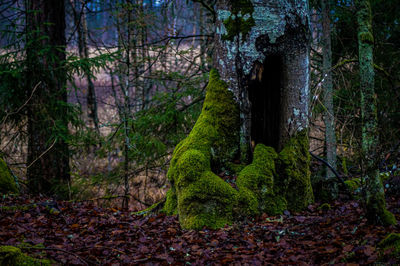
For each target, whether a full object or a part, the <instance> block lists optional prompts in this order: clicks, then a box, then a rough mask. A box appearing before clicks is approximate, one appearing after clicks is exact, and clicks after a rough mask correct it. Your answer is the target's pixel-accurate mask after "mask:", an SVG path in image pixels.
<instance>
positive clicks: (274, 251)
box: [0, 196, 400, 265]
mask: <svg viewBox="0 0 400 266" xmlns="http://www.w3.org/2000/svg"><path fill="white" fill-rule="evenodd" d="M41 202H53V201H52V199H48V198H43V197H41V198H39V197H37V198H28V197H24V196H22V197H15V196H4V197H3V199H2V200H1V201H0V229H1V230H0V244H1V245H12V246H17V247H20V248H21V249H22V250H23V251H24V252H25V253H27V254H29V255H31V256H33V257H37V258H48V259H51V260H52V261H54V262H55V263H56V264H72V265H127V264H160V265H169V264H173V265H184V264H187V265H214V264H217V265H219V264H252V265H275V264H292V265H293V264H295V265H321V264H322V265H323V264H339V265H340V264H343V265H347V264H354V263H355V264H372V263H376V262H383V263H389V264H391V263H398V261H396V258H393V256H392V257H391V256H390V254H387V253H388V252H387V251H386V252H382V251H381V250H379V249H378V248H377V246H378V243H379V241H381V240H382V239H383V238H384V237H385V236H386V235H387V234H388V233H390V232H400V227H399V226H398V225H396V226H391V227H386V228H385V227H382V226H377V225H370V224H368V223H367V220H366V218H365V217H364V216H363V210H362V208H361V206H360V204H359V203H358V202H357V201H347V202H343V201H335V202H333V203H332V204H331V209H329V210H324V209H319V208H318V207H319V206H320V204H314V205H311V206H310V207H309V208H308V209H307V210H306V211H304V212H301V213H295V214H293V213H289V212H285V215H281V216H268V215H266V214H263V215H260V216H259V217H256V218H254V219H248V220H246V221H242V222H238V223H235V224H233V225H231V226H226V227H224V228H221V229H219V230H209V229H207V228H204V229H203V230H200V231H193V230H182V229H181V228H180V226H179V221H178V218H177V217H175V216H165V215H163V214H151V215H149V216H147V217H143V216H136V215H132V214H131V213H130V212H128V211H123V210H121V209H116V208H101V207H98V206H94V205H93V204H92V203H90V202H75V203H73V202H66V201H57V202H56V206H57V207H58V208H59V211H58V212H54V211H53V212H52V211H50V210H49V208H48V206H44V205H45V204H37V203H41ZM388 205H389V209H390V210H391V211H392V212H393V213H394V214H395V215H396V217H397V219H398V220H399V221H400V215H399V214H400V199H396V198H394V197H392V198H390V199H389V201H388ZM18 206H20V207H18ZM21 206H22V207H21ZM27 206H28V207H27Z"/></svg>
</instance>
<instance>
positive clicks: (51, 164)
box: [26, 0, 70, 197]
mask: <svg viewBox="0 0 400 266" xmlns="http://www.w3.org/2000/svg"><path fill="white" fill-rule="evenodd" d="M26 6H27V19H26V22H27V44H26V54H27V69H28V70H27V81H28V85H27V86H28V87H27V94H28V95H30V94H31V93H32V90H33V88H34V87H35V86H36V85H37V84H39V85H38V87H37V89H36V91H35V92H34V93H33V97H32V99H31V101H30V103H29V109H28V134H29V139H28V142H29V145H28V166H27V167H28V169H27V177H28V181H29V188H30V189H31V191H32V192H36V193H45V194H54V193H57V194H59V195H60V196H63V197H66V196H67V194H66V192H67V190H66V186H67V183H69V181H70V173H69V172H70V168H69V150H68V145H67V143H66V142H65V138H67V136H68V120H67V116H66V112H67V110H66V105H65V103H66V102H67V92H66V89H65V81H66V77H65V72H64V71H65V70H64V69H63V67H62V66H63V62H64V61H65V44H66V43H65V13H64V12H65V9H64V1H51V0H28V1H27V5H26ZM44 36H46V38H43V37H44Z"/></svg>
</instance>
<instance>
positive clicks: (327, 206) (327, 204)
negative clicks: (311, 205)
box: [318, 203, 332, 211]
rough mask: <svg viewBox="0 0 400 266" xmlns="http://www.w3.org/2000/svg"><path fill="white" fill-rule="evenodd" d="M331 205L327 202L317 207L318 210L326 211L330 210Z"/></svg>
mask: <svg viewBox="0 0 400 266" xmlns="http://www.w3.org/2000/svg"><path fill="white" fill-rule="evenodd" d="M331 208H332V207H331V205H330V204H329V203H324V204H322V205H321V206H319V207H318V210H322V211H328V210H330V209H331Z"/></svg>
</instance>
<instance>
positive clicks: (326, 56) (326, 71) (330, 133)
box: [321, 0, 338, 198]
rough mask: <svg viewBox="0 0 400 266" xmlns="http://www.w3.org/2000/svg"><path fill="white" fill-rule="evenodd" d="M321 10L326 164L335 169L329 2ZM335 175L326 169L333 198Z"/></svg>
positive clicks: (334, 193)
mask: <svg viewBox="0 0 400 266" xmlns="http://www.w3.org/2000/svg"><path fill="white" fill-rule="evenodd" d="M321 9H322V36H323V37H322V75H323V82H322V86H323V91H324V105H325V114H324V122H325V145H326V146H325V147H326V158H327V162H328V163H329V164H330V165H331V166H332V167H333V168H334V169H336V168H337V166H336V135H335V115H334V109H333V84H332V72H331V68H332V47H331V19H330V11H331V9H330V0H321ZM333 178H335V175H334V174H333V172H332V171H331V170H329V168H328V167H327V168H326V179H327V181H328V182H329V183H330V184H331V186H330V193H331V194H332V196H333V198H336V197H337V194H338V187H337V183H336V182H335V181H332V179H333Z"/></svg>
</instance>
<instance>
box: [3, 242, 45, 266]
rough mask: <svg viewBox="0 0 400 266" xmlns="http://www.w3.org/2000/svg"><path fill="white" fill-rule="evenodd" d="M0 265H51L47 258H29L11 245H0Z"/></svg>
mask: <svg viewBox="0 0 400 266" xmlns="http://www.w3.org/2000/svg"><path fill="white" fill-rule="evenodd" d="M0 265H4V266H19V265H51V262H50V261H49V260H38V259H34V258H31V257H29V256H27V255H25V254H24V253H22V252H21V250H20V249H19V248H16V247H13V246H0Z"/></svg>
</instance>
